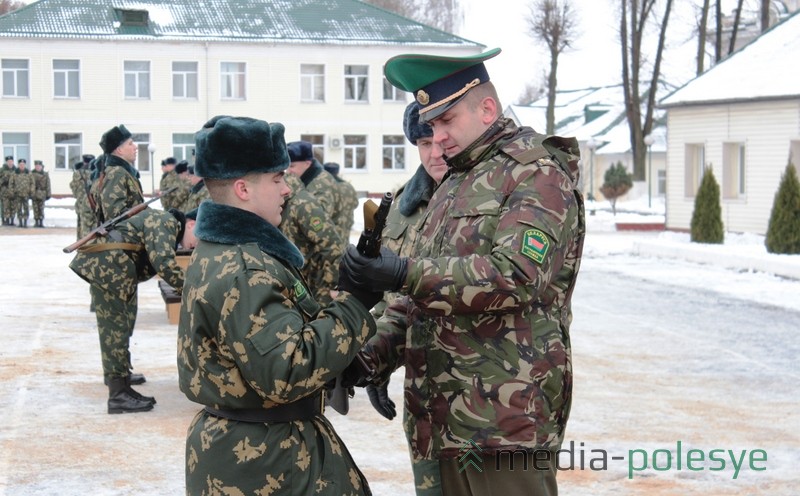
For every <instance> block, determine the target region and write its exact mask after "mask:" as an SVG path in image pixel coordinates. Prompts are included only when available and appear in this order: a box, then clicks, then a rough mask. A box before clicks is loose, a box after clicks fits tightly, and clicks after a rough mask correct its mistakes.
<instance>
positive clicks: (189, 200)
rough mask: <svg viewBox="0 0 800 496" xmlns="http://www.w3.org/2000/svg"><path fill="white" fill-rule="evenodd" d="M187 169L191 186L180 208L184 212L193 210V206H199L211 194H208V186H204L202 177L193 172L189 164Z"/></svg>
mask: <svg viewBox="0 0 800 496" xmlns="http://www.w3.org/2000/svg"><path fill="white" fill-rule="evenodd" d="M188 170H189V184H190V185H191V186H190V188H189V194H188V195H187V197H186V201H184V202H183V208H182V210H183V211H184V212H188V211H189V210H194V209H195V208H197V207H199V206H200V204H201V203H203V202H204V201H206V200H208V199H210V198H211V195H209V194H208V188H207V187H206V183H205V181H204V180H203V178H202V177H200V176H198V175H197V174H195V170H194V167H193V166H191V165H190V166H189V167H188Z"/></svg>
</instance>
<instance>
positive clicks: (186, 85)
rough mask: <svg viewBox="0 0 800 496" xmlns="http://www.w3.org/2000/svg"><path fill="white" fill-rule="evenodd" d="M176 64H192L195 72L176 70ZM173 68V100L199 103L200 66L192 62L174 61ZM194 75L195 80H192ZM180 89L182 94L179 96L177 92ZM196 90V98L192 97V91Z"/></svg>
mask: <svg viewBox="0 0 800 496" xmlns="http://www.w3.org/2000/svg"><path fill="white" fill-rule="evenodd" d="M176 64H192V65H194V71H192V70H183V69H176V67H175V65H176ZM171 68H172V99H173V100H191V101H197V100H198V99H199V96H200V64H199V63H198V62H197V61H192V60H173V61H172V64H171ZM192 75H194V80H192ZM179 88H180V90H181V92H182V94H180V95H178V94H177V90H178V89H179ZM192 89H194V96H191V95H190V94H189V93H191V91H190V90H192Z"/></svg>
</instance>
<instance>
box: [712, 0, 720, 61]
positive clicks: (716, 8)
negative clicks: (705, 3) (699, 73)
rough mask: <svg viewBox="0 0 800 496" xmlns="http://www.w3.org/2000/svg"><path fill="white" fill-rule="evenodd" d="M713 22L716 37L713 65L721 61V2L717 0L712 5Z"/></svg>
mask: <svg viewBox="0 0 800 496" xmlns="http://www.w3.org/2000/svg"><path fill="white" fill-rule="evenodd" d="M714 14H715V15H716V18H715V20H714V22H715V26H716V29H715V31H716V33H715V34H716V36H715V37H714V63H715V64H716V63H717V62H719V61H720V60H722V0H717V1H716V2H715V4H714Z"/></svg>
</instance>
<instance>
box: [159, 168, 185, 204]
mask: <svg viewBox="0 0 800 496" xmlns="http://www.w3.org/2000/svg"><path fill="white" fill-rule="evenodd" d="M188 186H189V183H187V182H186V181H184V180H183V179H181V177H180V176H179V175H178V174H177V173H176V172H175V171H174V170H173V171H169V172H165V173H164V174H162V176H161V181H160V182H159V183H158V189H159V190H160V191H161V192H162V193H163V192H164V191H166V190H168V189H170V188H172V187H177V188H178V189H176V190H175V191H173V192H172V193H168V194H165V195H163V196H162V197H161V200H160V201H161V206H162V207H163V208H164V210H169V209H171V208H177V209H178V210H180V208H181V207H182V206H183V202H185V201H186V197H187V196H189V194H188V193H189V187H188Z"/></svg>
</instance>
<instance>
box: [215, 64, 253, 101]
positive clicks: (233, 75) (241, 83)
mask: <svg viewBox="0 0 800 496" xmlns="http://www.w3.org/2000/svg"><path fill="white" fill-rule="evenodd" d="M219 64H220V65H219V77H220V80H219V98H220V100H227V101H246V100H247V62H231V61H221V62H220V63H219ZM226 65H227V66H230V65H236V66H239V67H240V68H239V69H238V70H237V71H229V70H227V68H226ZM234 83H238V84H234ZM236 89H238V91H234V90H236ZM226 90H230V91H228V93H230V95H226Z"/></svg>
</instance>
